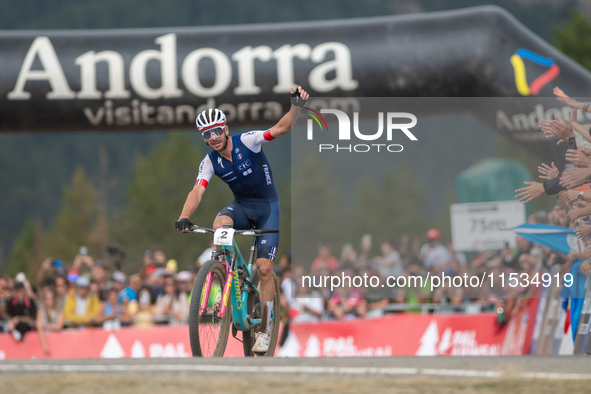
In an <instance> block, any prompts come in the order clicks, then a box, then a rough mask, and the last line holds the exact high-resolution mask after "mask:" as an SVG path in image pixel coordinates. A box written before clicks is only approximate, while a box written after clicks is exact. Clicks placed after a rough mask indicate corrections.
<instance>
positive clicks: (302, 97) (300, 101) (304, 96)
mask: <svg viewBox="0 0 591 394" xmlns="http://www.w3.org/2000/svg"><path fill="white" fill-rule="evenodd" d="M308 97H310V95H309V94H308V93H307V92H306V91H305V90H304V89H302V87H301V86H298V87H297V89H296V90H294V89H293V88H291V104H292V105H293V106H295V107H303V106H304V105H306V101H308Z"/></svg>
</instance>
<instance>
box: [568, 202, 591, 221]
mask: <svg viewBox="0 0 591 394" xmlns="http://www.w3.org/2000/svg"><path fill="white" fill-rule="evenodd" d="M567 215H568V218H569V219H570V221H571V222H574V221H575V220H577V219H578V218H582V217H583V216H589V215H591V205H589V206H587V207H585V208H575V209H571V210H570V211H568V213H567Z"/></svg>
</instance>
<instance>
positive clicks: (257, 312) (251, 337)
mask: <svg viewBox="0 0 591 394" xmlns="http://www.w3.org/2000/svg"><path fill="white" fill-rule="evenodd" d="M273 281H274V282H275V297H274V298H273V310H272V311H269V313H272V314H271V322H270V325H271V338H270V340H269V350H267V353H265V354H253V352H252V347H253V346H254V344H255V342H256V339H257V335H258V331H259V329H260V325H259V324H256V325H253V326H251V327H250V329H249V330H248V331H242V346H243V348H244V355H245V356H246V357H252V356H262V357H273V356H274V355H275V348H276V346H277V338H278V336H279V322H280V320H281V315H280V314H281V299H280V296H279V290H280V288H279V281H278V280H277V276H276V275H275V272H273ZM251 283H252V284H253V285H254V286H258V284H259V275H258V272H256V271H255V272H254V274H253V276H252V279H251ZM246 307H247V311H248V314H249V315H250V316H251V317H254V318H261V317H262V315H263V313H262V304H261V303H260V300H259V296H258V295H257V293H256V292H254V291H251V292H250V293H249V294H248V298H247V301H246Z"/></svg>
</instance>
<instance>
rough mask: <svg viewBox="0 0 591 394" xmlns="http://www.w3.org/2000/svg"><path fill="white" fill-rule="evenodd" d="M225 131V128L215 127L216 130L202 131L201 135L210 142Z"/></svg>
mask: <svg viewBox="0 0 591 394" xmlns="http://www.w3.org/2000/svg"><path fill="white" fill-rule="evenodd" d="M225 129H226V128H225V127H216V128H213V129H211V130H207V131H204V132H203V134H202V135H203V138H204V139H205V140H210V139H212V138H213V137H214V136H215V137H219V136H221V135H222V134H224V130H225Z"/></svg>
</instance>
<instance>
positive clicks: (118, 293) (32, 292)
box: [0, 247, 196, 353]
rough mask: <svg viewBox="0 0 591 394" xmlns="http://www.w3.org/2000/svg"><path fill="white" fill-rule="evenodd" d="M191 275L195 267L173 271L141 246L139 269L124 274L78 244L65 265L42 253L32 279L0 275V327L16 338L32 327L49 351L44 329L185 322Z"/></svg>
mask: <svg viewBox="0 0 591 394" xmlns="http://www.w3.org/2000/svg"><path fill="white" fill-rule="evenodd" d="M195 277H196V267H193V266H190V267H188V268H187V269H186V270H184V271H180V272H178V270H177V262H176V261H175V260H173V259H168V260H167V258H166V255H165V254H164V253H163V252H161V251H155V252H153V253H152V252H151V251H146V252H145V254H144V256H143V265H142V268H141V269H140V272H138V273H135V274H133V275H130V276H127V275H126V274H125V273H124V272H122V271H121V270H119V269H113V270H111V269H110V268H109V264H108V263H107V261H106V260H100V259H97V260H95V259H93V258H92V257H91V256H90V255H88V254H87V250H86V248H85V247H81V248H80V251H79V253H78V254H77V255H76V256H75V258H74V260H73V263H72V266H71V267H70V268H66V267H65V266H64V264H63V263H62V262H61V261H59V260H55V259H51V258H47V259H46V260H45V261H43V263H42V264H41V268H40V270H39V272H38V274H37V277H36V278H34V280H29V279H28V278H26V277H25V275H24V274H23V273H19V274H17V275H16V276H15V278H11V277H10V276H8V275H0V332H5V333H7V334H10V335H12V336H13V337H14V339H15V340H17V341H21V340H22V339H23V338H24V336H25V335H26V333H27V332H28V331H30V330H37V332H38V333H39V337H40V340H41V344H42V346H43V349H44V350H45V352H47V353H49V352H50V349H49V348H48V345H47V341H46V340H45V335H44V333H45V332H46V331H60V330H63V329H68V328H80V327H103V328H105V329H109V330H113V329H118V328H120V327H124V326H131V327H153V326H155V325H163V324H168V325H179V324H186V323H187V322H188V318H189V295H190V292H191V290H192V287H193V282H194V281H195Z"/></svg>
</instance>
